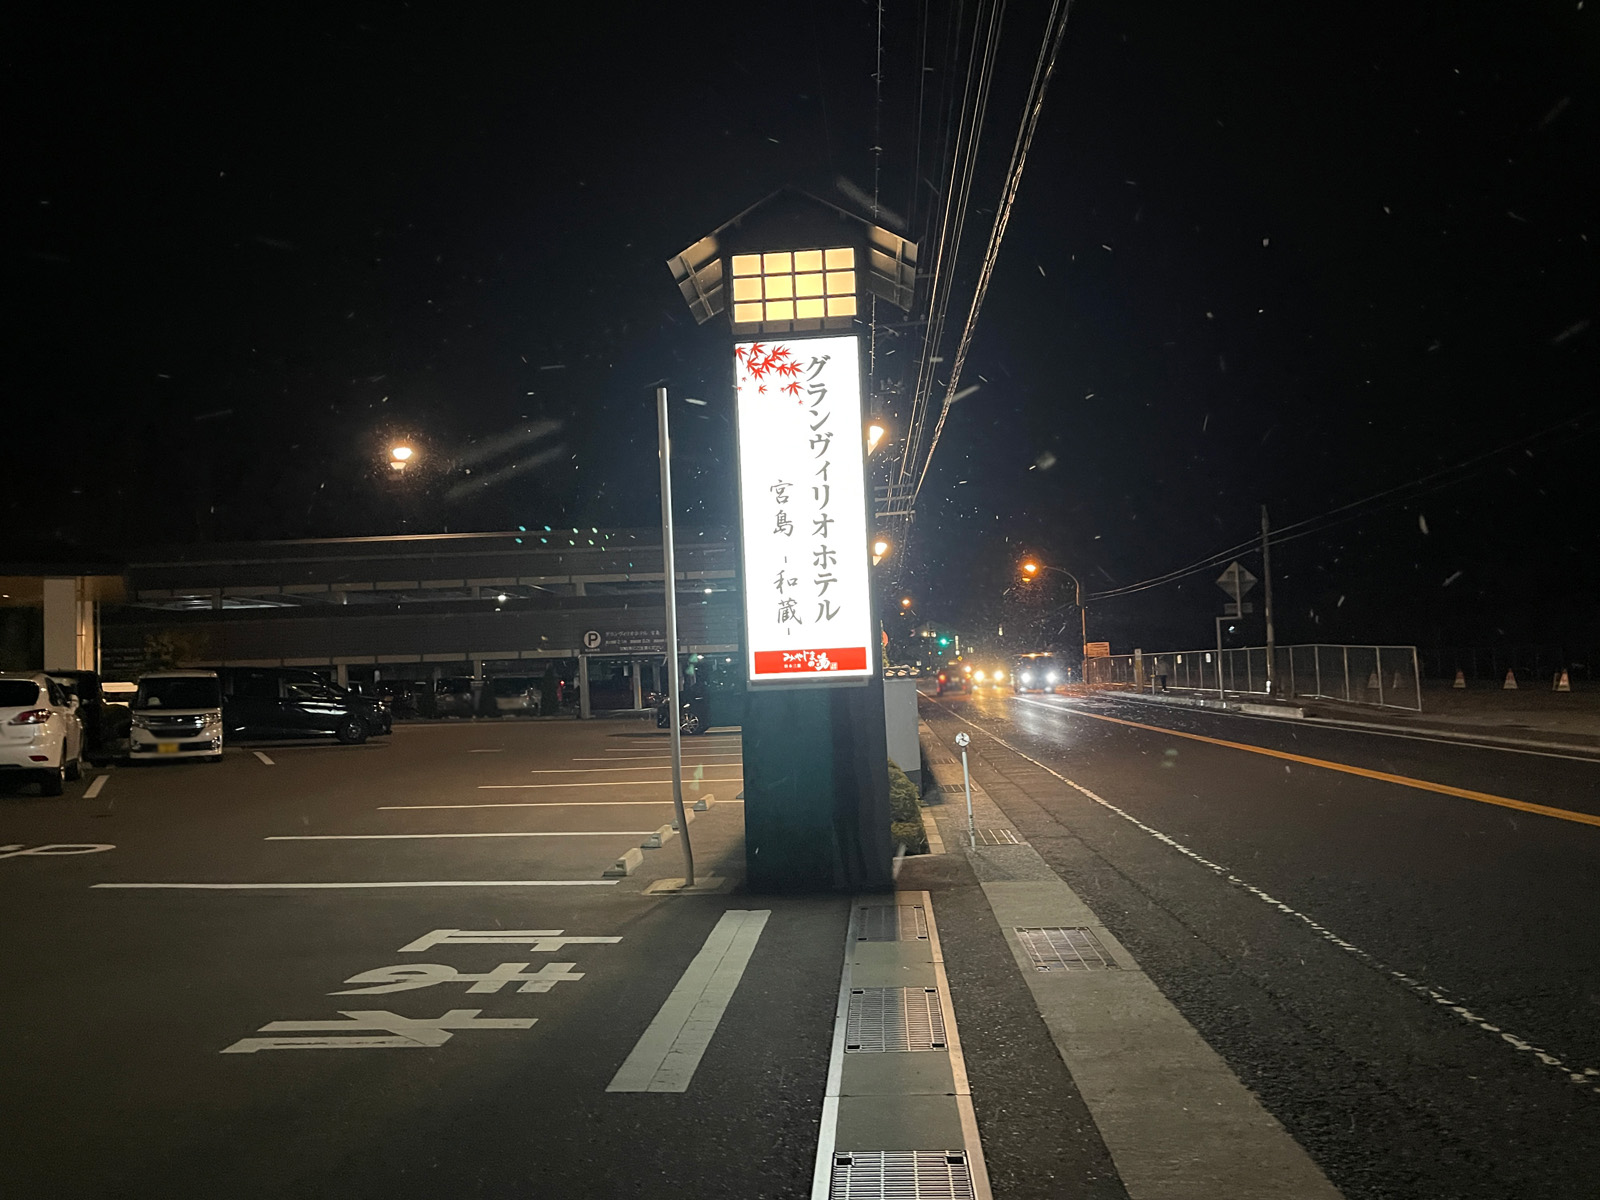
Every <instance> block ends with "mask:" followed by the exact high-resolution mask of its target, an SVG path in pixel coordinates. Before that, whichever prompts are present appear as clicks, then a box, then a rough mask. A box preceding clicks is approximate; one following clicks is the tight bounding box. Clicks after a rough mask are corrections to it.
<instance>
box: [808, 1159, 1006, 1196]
mask: <svg viewBox="0 0 1600 1200" xmlns="http://www.w3.org/2000/svg"><path fill="white" fill-rule="evenodd" d="M973 1196H974V1193H973V1190H972V1168H971V1167H970V1166H968V1165H967V1156H966V1155H965V1154H964V1153H962V1152H961V1151H959V1150H950V1151H945V1150H855V1151H852V1152H851V1153H849V1154H835V1155H834V1156H833V1179H832V1181H831V1183H830V1185H829V1187H828V1200H973Z"/></svg>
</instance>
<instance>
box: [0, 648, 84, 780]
mask: <svg viewBox="0 0 1600 1200" xmlns="http://www.w3.org/2000/svg"><path fill="white" fill-rule="evenodd" d="M77 709H78V702H77V700H76V699H74V698H73V697H71V696H69V695H68V694H67V693H66V691H65V690H64V689H63V688H62V687H61V685H60V684H58V683H57V682H56V681H55V680H54V679H51V678H50V677H49V676H48V675H45V674H42V673H41V674H37V675H0V776H14V775H16V774H18V773H22V778H24V779H31V780H34V781H36V782H37V783H38V784H39V791H40V792H41V793H42V794H43V795H46V796H59V795H61V791H62V787H63V785H64V784H65V783H66V782H67V781H68V780H72V779H76V778H78V775H79V774H80V773H81V771H82V765H81V764H82V757H83V725H82V724H81V723H80V722H79V721H78V712H77Z"/></svg>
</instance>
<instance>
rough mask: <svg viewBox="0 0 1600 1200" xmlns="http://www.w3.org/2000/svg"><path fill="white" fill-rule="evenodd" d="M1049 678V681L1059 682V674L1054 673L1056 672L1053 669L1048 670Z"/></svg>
mask: <svg viewBox="0 0 1600 1200" xmlns="http://www.w3.org/2000/svg"><path fill="white" fill-rule="evenodd" d="M1049 679H1050V682H1051V683H1060V682H1061V676H1060V675H1058V674H1056V672H1054V671H1051V672H1050V676H1049Z"/></svg>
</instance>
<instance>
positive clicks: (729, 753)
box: [572, 750, 744, 762]
mask: <svg viewBox="0 0 1600 1200" xmlns="http://www.w3.org/2000/svg"><path fill="white" fill-rule="evenodd" d="M606 753H607V754H623V757H622V758H581V757H579V758H574V759H573V760H572V761H573V762H644V761H645V760H646V759H653V758H668V759H670V758H671V757H672V755H670V754H632V753H624V752H622V751H618V750H608V751H606ZM683 753H684V757H686V758H687V757H689V756H690V755H693V756H694V757H695V758H743V757H744V755H743V754H741V753H739V751H737V750H725V751H717V750H685V751H684V752H683Z"/></svg>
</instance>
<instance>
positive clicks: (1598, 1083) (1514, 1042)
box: [940, 705, 1600, 1095]
mask: <svg viewBox="0 0 1600 1200" xmlns="http://www.w3.org/2000/svg"><path fill="white" fill-rule="evenodd" d="M940 707H942V708H945V711H946V712H949V713H950V715H951V716H953V717H955V719H956V720H958V721H960V722H961V723H962V724H963V725H971V726H972V728H974V729H976V730H977V731H978V732H979V733H981V734H983V735H984V736H985V737H988V738H992V739H993V740H994V741H995V742H996V743H997V744H998V745H1001V746H1004V747H1005V748H1006V749H1007V750H1009V751H1011V753H1013V754H1015V755H1016V756H1017V757H1018V758H1020V759H1023V760H1024V761H1026V762H1031V763H1032V764H1033V765H1034V766H1036V767H1038V768H1039V769H1040V770H1041V771H1044V772H1046V773H1048V774H1050V775H1053V776H1055V777H1056V778H1057V779H1059V780H1060V781H1061V782H1062V783H1064V784H1066V785H1067V786H1068V787H1070V788H1072V789H1073V790H1074V791H1076V792H1079V793H1081V794H1082V795H1084V796H1087V797H1088V798H1089V799H1090V800H1093V801H1094V802H1095V803H1096V804H1098V805H1100V806H1101V807H1102V808H1104V809H1106V810H1107V811H1108V812H1113V813H1115V814H1116V815H1117V816H1119V817H1121V818H1122V819H1123V820H1124V821H1127V822H1128V823H1129V824H1130V825H1132V826H1134V827H1135V828H1136V829H1139V830H1142V831H1143V832H1145V833H1147V834H1149V835H1150V836H1151V837H1153V838H1155V839H1156V841H1158V842H1162V843H1163V844H1165V845H1168V846H1171V847H1172V848H1173V849H1174V850H1176V851H1177V852H1178V853H1179V854H1182V855H1184V856H1185V857H1186V858H1189V859H1192V860H1193V861H1195V862H1197V863H1199V864H1200V865H1201V866H1203V867H1205V868H1206V869H1207V870H1208V871H1212V872H1214V873H1215V874H1217V875H1219V876H1221V877H1222V878H1223V879H1225V880H1226V881H1227V882H1228V883H1230V884H1232V885H1233V886H1234V887H1237V888H1240V889H1241V890H1243V891H1245V892H1248V893H1249V894H1250V895H1252V896H1254V897H1255V898H1256V899H1257V900H1260V901H1261V902H1262V903H1263V904H1267V905H1270V906H1271V907H1273V908H1275V909H1277V910H1278V911H1279V912H1281V913H1284V914H1285V915H1286V916H1290V917H1293V918H1294V919H1295V920H1297V921H1299V922H1301V923H1302V924H1304V925H1305V926H1306V927H1307V928H1308V929H1310V930H1312V931H1313V932H1314V933H1316V935H1317V936H1318V937H1320V938H1322V939H1323V940H1324V941H1327V942H1331V943H1332V944H1333V945H1335V946H1337V947H1339V949H1341V950H1343V951H1344V952H1345V953H1346V954H1349V955H1351V956H1352V957H1354V958H1356V959H1359V960H1360V961H1361V962H1363V963H1365V964H1366V965H1367V966H1369V967H1371V968H1373V969H1374V970H1375V971H1378V972H1379V973H1380V974H1383V975H1386V976H1388V977H1389V978H1390V979H1393V980H1394V981H1395V982H1396V983H1398V984H1400V985H1401V986H1402V987H1404V988H1406V989H1407V990H1408V991H1410V992H1412V993H1414V994H1415V995H1417V996H1420V997H1422V998H1423V999H1424V1000H1428V1001H1431V1002H1432V1003H1434V1004H1437V1005H1439V1006H1440V1007H1442V1008H1444V1009H1445V1010H1446V1011H1448V1012H1450V1013H1451V1014H1452V1015H1454V1016H1455V1017H1457V1018H1458V1019H1460V1020H1462V1021H1465V1022H1466V1023H1467V1024H1468V1025H1471V1026H1473V1027H1474V1028H1476V1029H1480V1030H1482V1031H1483V1032H1485V1033H1490V1034H1494V1035H1495V1036H1497V1037H1498V1038H1500V1040H1501V1041H1503V1042H1505V1043H1506V1044H1507V1045H1509V1046H1511V1047H1512V1048H1514V1049H1516V1050H1519V1051H1521V1052H1523V1053H1525V1054H1531V1055H1533V1056H1534V1057H1535V1058H1536V1059H1538V1060H1539V1061H1540V1062H1541V1063H1543V1064H1544V1065H1545V1066H1547V1067H1553V1068H1554V1069H1556V1070H1557V1071H1560V1072H1561V1073H1562V1074H1563V1075H1565V1076H1566V1077H1567V1081H1568V1082H1569V1083H1576V1084H1580V1085H1582V1086H1584V1087H1586V1088H1588V1089H1589V1090H1590V1091H1591V1092H1593V1093H1594V1094H1595V1095H1600V1068H1595V1067H1583V1068H1581V1069H1579V1068H1576V1067H1572V1066H1569V1065H1568V1064H1567V1063H1565V1062H1563V1061H1562V1060H1561V1059H1559V1058H1557V1057H1556V1056H1555V1055H1554V1054H1551V1053H1550V1052H1549V1051H1547V1050H1543V1049H1540V1048H1539V1047H1538V1046H1535V1045H1533V1044H1532V1043H1530V1042H1527V1041H1524V1040H1523V1039H1522V1038H1520V1037H1518V1036H1517V1035H1516V1034H1514V1033H1508V1032H1506V1030H1505V1029H1503V1028H1501V1027H1500V1026H1499V1025H1492V1024H1490V1023H1489V1022H1488V1021H1487V1020H1485V1019H1484V1018H1483V1017H1480V1016H1479V1015H1478V1014H1477V1013H1475V1012H1473V1011H1472V1010H1471V1009H1469V1008H1467V1007H1466V1006H1465V1005H1463V1004H1459V1003H1457V1002H1456V1001H1455V1000H1453V999H1451V998H1450V997H1449V996H1448V995H1446V994H1445V993H1444V992H1441V991H1439V989H1438V988H1435V987H1432V986H1430V985H1429V984H1427V983H1425V982H1423V981H1422V980H1420V979H1418V978H1416V977H1415V976H1413V975H1409V974H1407V973H1406V972H1404V971H1399V970H1396V969H1395V968H1393V967H1391V966H1389V965H1388V964H1387V963H1385V962H1383V961H1382V960H1381V959H1379V958H1377V957H1376V956H1374V955H1372V954H1370V953H1368V952H1367V951H1365V950H1363V949H1362V948H1361V947H1360V946H1357V945H1355V944H1354V943H1353V942H1347V941H1345V939H1344V938H1342V937H1340V936H1339V935H1338V934H1336V933H1334V932H1333V931H1332V930H1331V929H1329V928H1328V927H1327V926H1325V925H1323V924H1322V923H1321V922H1319V921H1317V920H1316V919H1315V918H1314V917H1310V916H1307V915H1306V914H1305V913H1303V912H1300V911H1299V910H1298V909H1295V908H1291V907H1290V906H1289V905H1287V904H1285V903H1284V902H1283V901H1282V900H1279V899H1278V898H1277V897H1276V896H1273V895H1270V894H1269V893H1267V892H1265V891H1263V890H1262V889H1260V888H1258V887H1256V886H1255V884H1253V883H1249V882H1247V881H1245V880H1243V879H1241V878H1239V876H1237V875H1235V874H1234V873H1233V872H1232V871H1230V870H1229V869H1228V868H1227V867H1224V866H1222V865H1221V864H1219V863H1214V862H1212V861H1211V860H1210V859H1209V858H1206V857H1205V856H1204V855H1201V854H1198V853H1196V852H1195V851H1193V850H1191V849H1189V847H1187V846H1185V845H1184V844H1183V843H1182V842H1180V841H1178V840H1177V839H1176V838H1173V837H1171V836H1169V835H1167V834H1165V833H1162V832H1161V831H1160V830H1159V829H1156V828H1155V827H1154V826H1152V825H1146V824H1145V823H1144V822H1143V821H1141V820H1139V818H1138V817H1136V816H1134V815H1133V814H1132V813H1130V812H1128V811H1127V810H1126V809H1122V808H1118V807H1117V806H1116V805H1115V804H1113V803H1111V801H1109V800H1106V799H1105V798H1103V797H1101V796H1097V795H1095V794H1094V793H1093V792H1091V791H1090V790H1089V789H1088V788H1086V787H1084V786H1083V785H1082V784H1081V783H1077V782H1075V781H1073V780H1071V779H1068V778H1067V777H1066V776H1065V775H1063V774H1061V772H1060V771H1057V770H1054V769H1053V768H1051V767H1048V766H1046V765H1045V764H1044V763H1042V762H1040V761H1039V760H1038V759H1037V758H1034V757H1033V756H1032V755H1030V754H1026V753H1024V752H1023V751H1021V750H1019V749H1017V747H1015V746H1013V745H1012V744H1011V743H1010V742H1008V741H1006V740H1005V739H1004V738H1000V737H997V736H996V735H995V734H993V733H991V732H989V730H987V729H984V728H983V727H982V726H981V725H977V724H974V723H973V722H972V721H969V720H967V718H965V717H963V716H961V715H960V714H959V713H955V712H951V711H950V709H949V708H946V707H945V706H943V705H941V706H940ZM1164 732H1168V733H1170V732H1171V730H1165V731H1164Z"/></svg>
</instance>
